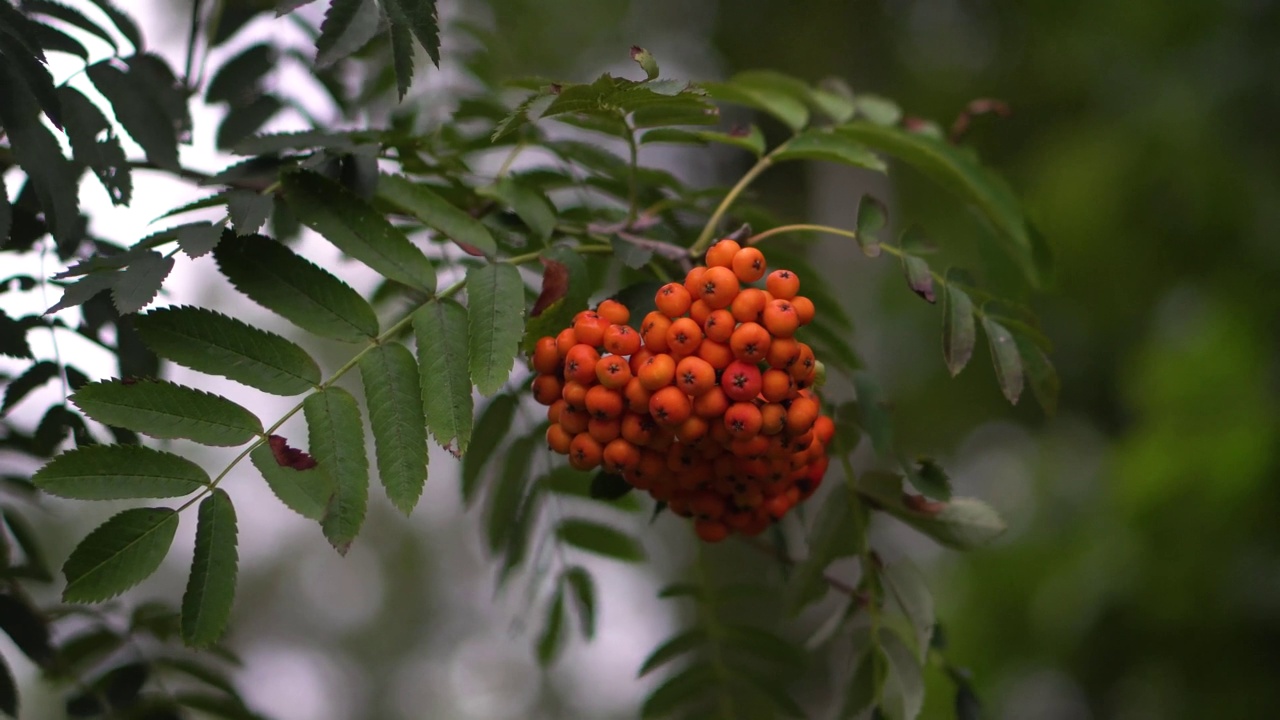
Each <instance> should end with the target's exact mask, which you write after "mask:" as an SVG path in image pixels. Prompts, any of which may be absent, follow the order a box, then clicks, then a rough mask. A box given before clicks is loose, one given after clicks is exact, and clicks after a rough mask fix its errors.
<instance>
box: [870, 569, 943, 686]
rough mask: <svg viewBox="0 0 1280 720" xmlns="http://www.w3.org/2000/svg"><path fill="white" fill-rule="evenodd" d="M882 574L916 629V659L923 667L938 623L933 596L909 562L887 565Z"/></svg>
mask: <svg viewBox="0 0 1280 720" xmlns="http://www.w3.org/2000/svg"><path fill="white" fill-rule="evenodd" d="M879 574H880V579H881V580H882V581H883V582H884V584H885V586H886V587H887V588H888V589H889V591H890V592H891V593H893V598H894V600H896V601H897V603H898V606H899V607H901V608H902V611H903V612H904V613H905V614H906V616H907V619H908V620H910V621H911V627H912V628H914V629H915V632H916V637H915V640H916V657H917V658H919V660H920V662H921V663H923V662H924V661H925V658H926V656H927V655H928V652H929V644H930V639H931V638H932V637H933V628H934V625H936V624H937V622H938V618H937V616H936V615H935V614H934V611H933V595H932V594H930V592H929V587H928V586H927V585H926V584H925V582H924V577H923V576H921V575H920V571H919V570H918V569H917V568H916V567H915V566H914V565H912V564H911V563H910V562H909V561H907V560H899V561H898V562H895V563H891V564H889V565H886V566H885V567H883V568H881V569H880V573H879Z"/></svg>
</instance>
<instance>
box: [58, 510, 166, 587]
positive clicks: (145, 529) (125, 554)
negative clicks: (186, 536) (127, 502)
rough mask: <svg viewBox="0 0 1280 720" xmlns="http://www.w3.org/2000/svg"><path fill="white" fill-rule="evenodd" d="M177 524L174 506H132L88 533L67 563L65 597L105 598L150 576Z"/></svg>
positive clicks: (156, 566) (157, 564) (158, 563)
mask: <svg viewBox="0 0 1280 720" xmlns="http://www.w3.org/2000/svg"><path fill="white" fill-rule="evenodd" d="M177 530H178V513H177V511H175V510H172V509H169V508H133V509H132V510H125V511H124V512H122V513H119V514H118V515H115V516H113V517H111V519H109V520H107V521H106V522H105V523H103V524H102V525H99V526H98V527H97V529H95V530H94V531H93V532H91V533H89V535H88V536H87V537H85V539H84V540H81V541H80V544H79V545H77V546H76V549H75V550H72V551H71V556H70V557H68V558H67V562H66V563H65V564H64V565H63V566H62V574H63V575H65V576H66V578H67V587H66V588H65V589H64V590H63V591H62V600H63V602H75V603H91V602H101V601H103V600H108V599H110V598H113V597H115V596H116V595H119V594H120V593H122V592H124V591H125V590H128V589H129V588H131V587H133V586H134V585H137V584H138V583H140V582H142V581H143V580H146V579H147V578H148V577H150V576H151V574H152V573H154V572H155V571H156V570H157V569H159V568H160V563H161V562H163V561H164V556H165V555H167V554H168V553H169V545H170V544H172V543H173V535H174V533H175V532H176V531H177Z"/></svg>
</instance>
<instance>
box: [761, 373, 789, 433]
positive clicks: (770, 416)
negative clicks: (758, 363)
mask: <svg viewBox="0 0 1280 720" xmlns="http://www.w3.org/2000/svg"><path fill="white" fill-rule="evenodd" d="M770 372H774V371H772V370H771V371H770ZM779 372H780V371H779ZM788 379H790V378H788ZM760 419H761V425H760V432H761V433H762V434H764V435H777V434H778V433H780V432H782V429H783V428H785V427H786V426H787V409H786V408H785V407H783V406H782V403H776V402H771V403H768V404H766V405H764V406H763V407H761V408H760Z"/></svg>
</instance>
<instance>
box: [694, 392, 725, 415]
mask: <svg viewBox="0 0 1280 720" xmlns="http://www.w3.org/2000/svg"><path fill="white" fill-rule="evenodd" d="M729 405H730V401H729V396H728V395H725V394H724V388H722V387H720V386H719V385H713V386H712V387H711V389H710V390H708V391H706V392H704V393H702V394H701V395H699V396H698V397H696V398H694V399H693V414H695V415H697V416H699V417H704V418H718V417H720V416H721V415H724V411H725V410H728V409H729Z"/></svg>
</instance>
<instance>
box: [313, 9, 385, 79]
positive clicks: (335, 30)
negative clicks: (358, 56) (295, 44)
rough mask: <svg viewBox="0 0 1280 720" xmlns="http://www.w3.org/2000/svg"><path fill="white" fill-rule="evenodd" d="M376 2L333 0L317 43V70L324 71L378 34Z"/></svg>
mask: <svg viewBox="0 0 1280 720" xmlns="http://www.w3.org/2000/svg"><path fill="white" fill-rule="evenodd" d="M379 16H380V13H379V12H378V9H377V7H375V6H374V3H373V0H331V2H330V3H329V9H328V10H327V11H325V14H324V22H322V23H321V24H320V37H319V38H318V39H317V40H316V67H317V68H324V67H326V66H328V65H332V64H333V63H335V62H337V61H338V60H341V59H342V58H345V57H347V56H348V55H350V54H351V53H353V52H355V51H357V50H359V49H360V48H362V47H364V46H365V44H366V43H368V42H369V41H370V40H372V39H373V36H374V35H375V34H376V33H377V31H378V19H379Z"/></svg>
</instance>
